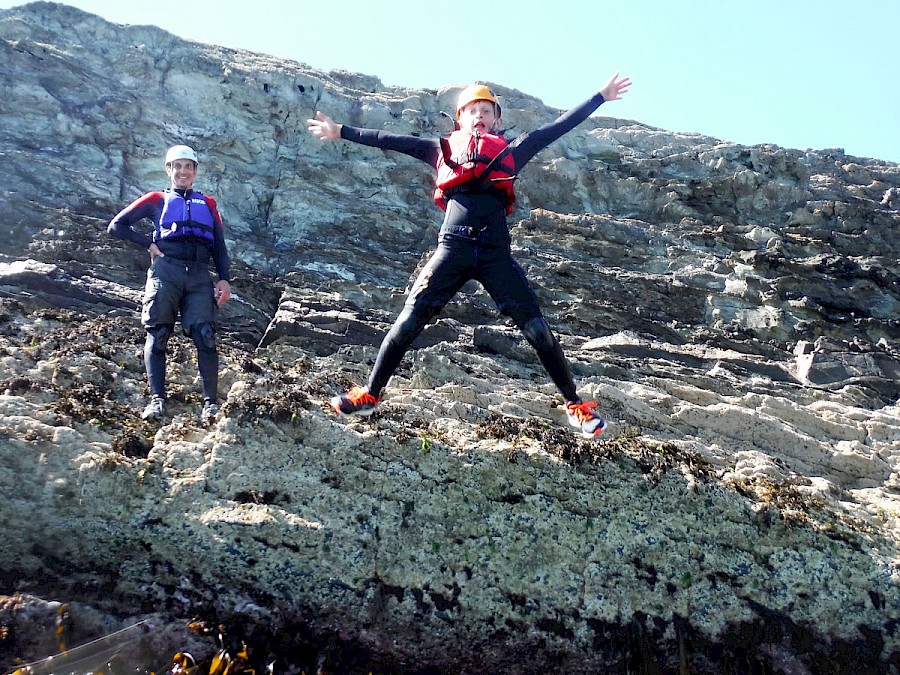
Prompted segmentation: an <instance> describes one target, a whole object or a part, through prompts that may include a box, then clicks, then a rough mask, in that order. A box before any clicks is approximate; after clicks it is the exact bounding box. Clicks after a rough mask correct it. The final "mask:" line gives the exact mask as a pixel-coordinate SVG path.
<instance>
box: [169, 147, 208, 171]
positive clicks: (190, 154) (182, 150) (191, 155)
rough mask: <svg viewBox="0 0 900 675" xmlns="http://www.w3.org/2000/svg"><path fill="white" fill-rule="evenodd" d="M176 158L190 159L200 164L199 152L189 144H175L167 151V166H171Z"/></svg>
mask: <svg viewBox="0 0 900 675" xmlns="http://www.w3.org/2000/svg"><path fill="white" fill-rule="evenodd" d="M176 159H189V160H191V161H192V162H193V163H194V164H199V163H200V162H199V160H198V159H197V153H196V152H194V149H193V148H192V147H190V146H188V145H173V146H172V147H171V148H169V151H168V152H167V153H166V166H169V164H171V163H172V162H174V161H175V160H176Z"/></svg>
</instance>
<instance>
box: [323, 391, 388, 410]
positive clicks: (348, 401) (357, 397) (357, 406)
mask: <svg viewBox="0 0 900 675" xmlns="http://www.w3.org/2000/svg"><path fill="white" fill-rule="evenodd" d="M379 403H381V397H380V396H379V397H378V398H375V397H374V396H372V394H370V393H369V390H368V389H366V388H365V387H353V389H351V390H350V391H348V392H347V393H346V394H341V395H340V396H335V397H334V398H333V399H331V407H332V408H334V411H335V412H336V413H337V414H338V415H341V416H342V417H349V416H350V415H362V416H367V415H371V414H372V413H373V412H375V409H376V408H377V407H378V404H379Z"/></svg>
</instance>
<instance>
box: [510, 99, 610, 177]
mask: <svg viewBox="0 0 900 675" xmlns="http://www.w3.org/2000/svg"><path fill="white" fill-rule="evenodd" d="M602 104H603V95H602V94H601V93H600V92H597V93H596V94H594V95H593V96H591V98H589V99H588V100H587V101H585V102H584V103H582V104H581V105H578V106H576V107H574V108H572V109H571V110H569V111H568V112H565V113H563V114H562V115H560V116H559V117H557V118H556V119H555V120H553V121H552V122H548V123H547V124H545V125H544V126H542V127H539V128H538V129H535V130H534V131H532V132H531V133H529V134H528V137H527V138H526V139H525V140H524V141H522V143H521V145H517V146H516V147H514V148H513V149H512V150H511V151H510V152H511V153H512V156H513V161H515V163H516V171H519V170H520V169H521V168H522V167H523V166H525V164H526V163H528V161H529V160H530V159H531V158H532V157H534V156H535V155H536V154H537V153H538V152H540V151H541V150H543V149H544V148H546V147H547V146H548V145H550V144H551V143H552V142H553V141H555V140H556V139H557V138H559V137H561V136H563V135H565V134H567V133H568V132H570V131H571V130H572V129H574V128H575V127H577V126H578V125H579V124H581V123H582V122H584V121H585V120H586V119H587V118H588V117H590V116H591V113H592V112H594V111H595V110H596V109H597V108H599V107H600V106H601V105H602Z"/></svg>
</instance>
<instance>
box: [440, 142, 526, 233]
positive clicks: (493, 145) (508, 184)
mask: <svg viewBox="0 0 900 675" xmlns="http://www.w3.org/2000/svg"><path fill="white" fill-rule="evenodd" d="M507 145H508V144H507V142H506V139H505V138H503V137H502V136H497V135H496V134H484V135H482V136H477V135H476V136H471V135H469V134H468V133H467V132H465V131H461V130H458V131H454V132H453V133H452V134H450V137H449V138H448V139H441V154H440V155H439V156H438V161H437V188H436V189H435V191H434V201H435V202H437V205H438V206H440V207H441V208H442V209H444V210H446V208H447V200H448V199H449V198H450V197H451V196H452V195H453V194H454V193H455V192H461V191H463V190H465V189H466V188H467V187H475V186H477V187H481V188H488V189H493V190H497V191H499V192H500V193H501V194H500V196H501V198H503V199H505V200H506V214H507V215H509V214H510V213H512V211H513V205H514V204H515V201H516V193H515V190H514V189H513V181H514V180H515V178H516V166H515V161H514V160H513V158H512V155H511V154H510V153H509V152H507V153H506V154H505V155H503V156H502V157H501V158H500V159H499V160H497V161H496V162H493V163H492V160H493V159H494V158H495V157H497V155H499V154H500V153H501V152H503V151H504V150H505V149H506V147H507ZM489 164H490V165H491V166H490V167H489V166H488V165H489ZM485 170H487V173H486V174H485Z"/></svg>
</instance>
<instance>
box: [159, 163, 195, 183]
mask: <svg viewBox="0 0 900 675" xmlns="http://www.w3.org/2000/svg"><path fill="white" fill-rule="evenodd" d="M166 174H168V176H169V179H170V180H171V181H172V187H173V188H175V189H178V190H188V189H190V188H191V187H193V185H194V177H195V176H196V175H197V165H196V164H194V162H192V161H191V160H189V159H176V160H175V161H174V162H170V163H169V164H166Z"/></svg>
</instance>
